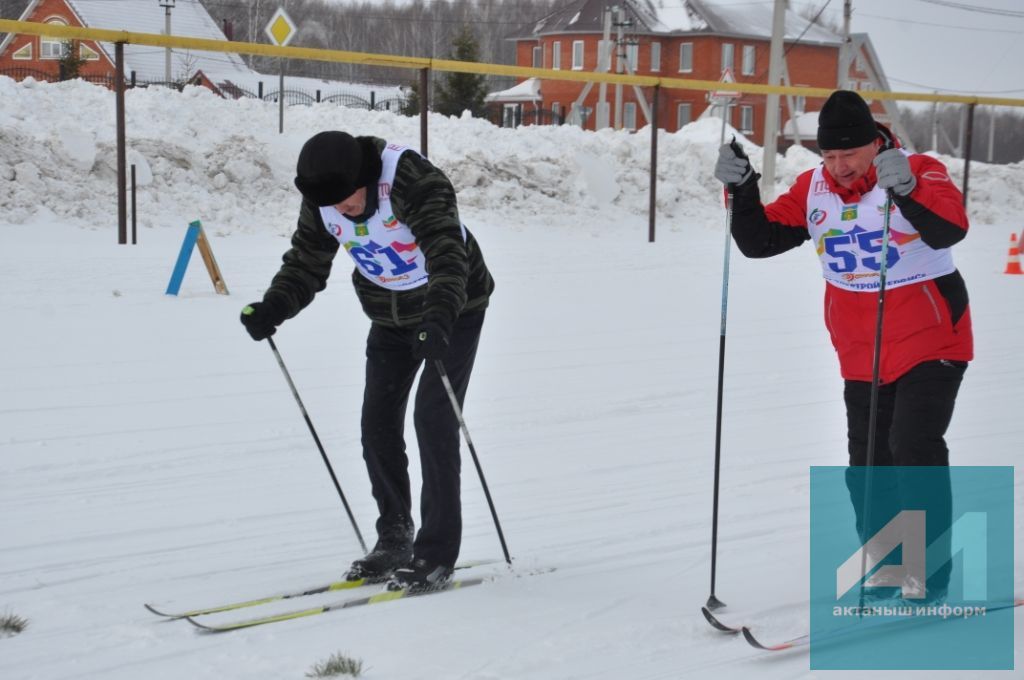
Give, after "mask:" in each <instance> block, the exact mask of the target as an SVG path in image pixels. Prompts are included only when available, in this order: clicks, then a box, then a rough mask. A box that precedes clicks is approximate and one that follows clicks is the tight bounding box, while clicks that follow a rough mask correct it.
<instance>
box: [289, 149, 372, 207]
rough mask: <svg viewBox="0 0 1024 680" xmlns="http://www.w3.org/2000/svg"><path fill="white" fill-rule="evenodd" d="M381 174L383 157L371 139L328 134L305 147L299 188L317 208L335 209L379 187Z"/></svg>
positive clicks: (297, 170)
mask: <svg viewBox="0 0 1024 680" xmlns="http://www.w3.org/2000/svg"><path fill="white" fill-rule="evenodd" d="M380 172H381V160H380V154H379V153H378V152H377V148H376V146H374V144H373V141H372V140H371V139H370V138H369V137H358V138H357V137H353V136H352V135H350V134H348V133H347V132H338V131H335V130H328V131H325V132H320V133H317V134H315V135H313V136H312V137H310V138H309V139H308V140H307V141H306V143H305V144H303V145H302V151H300V152H299V161H298V163H297V164H296V168H295V173H296V176H295V186H296V187H297V188H298V189H299V191H301V192H302V195H303V196H304V197H305V198H307V199H309V200H310V201H312V202H313V203H315V204H316V205H319V206H327V205H335V204H337V203H341V202H342V201H344V200H345V199H346V198H348V197H349V196H351V195H352V194H354V193H355V192H356V190H358V189H359V188H360V187H365V186H369V185H371V184H373V183H375V182H376V181H377V180H378V179H379V178H380Z"/></svg>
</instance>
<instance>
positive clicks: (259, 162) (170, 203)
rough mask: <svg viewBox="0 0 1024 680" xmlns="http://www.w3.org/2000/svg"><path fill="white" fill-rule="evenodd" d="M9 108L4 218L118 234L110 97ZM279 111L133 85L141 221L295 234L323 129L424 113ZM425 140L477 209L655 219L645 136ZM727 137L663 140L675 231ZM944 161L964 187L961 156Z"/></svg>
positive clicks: (44, 89) (408, 124)
mask: <svg viewBox="0 0 1024 680" xmlns="http://www.w3.org/2000/svg"><path fill="white" fill-rule="evenodd" d="M0 100H2V101H3V102H4V107H3V110H2V111H0V209H2V210H3V212H4V214H5V216H6V218H7V219H8V220H9V221H11V222H14V223H21V222H24V221H26V220H27V219H28V218H29V217H30V216H32V215H33V214H34V213H36V212H37V211H38V210H39V208H42V207H45V208H47V209H49V210H51V211H52V212H53V213H55V214H56V215H58V216H60V217H76V218H79V219H81V220H83V221H84V222H86V223H87V224H91V225H97V226H99V225H103V226H106V225H109V224H110V222H111V220H112V216H113V214H114V213H115V210H116V191H115V187H116V177H117V171H116V168H117V165H116V138H115V130H114V125H115V111H114V108H115V100H114V94H113V93H112V92H110V91H108V90H106V89H104V88H100V87H95V86H92V85H88V84H86V83H82V82H66V83H55V84H49V83H39V82H36V81H34V80H31V79H28V80H25V81H23V82H21V83H17V82H15V81H13V80H11V79H9V78H0ZM69 102H75V105H74V106H69V104H68V103H69ZM277 117H278V109H277V105H276V104H274V103H267V102H262V101H257V100H238V101H229V100H224V99H221V98H219V97H216V96H214V95H213V94H212V93H210V92H209V91H207V90H205V89H203V88H188V89H186V90H185V92H184V93H178V92H175V91H171V90H165V89H160V88H154V89H140V90H132V91H129V92H128V93H127V96H126V121H127V136H128V162H129V164H135V165H136V186H137V189H138V195H137V201H138V209H139V218H138V219H139V224H140V226H142V227H152V226H158V225H165V224H176V223H177V221H178V220H179V219H180V216H181V215H194V216H195V217H197V218H201V219H203V220H204V221H205V222H206V223H207V224H208V225H209V226H210V228H211V229H215V230H217V231H218V232H220V233H231V232H234V231H263V230H266V229H267V228H271V229H274V230H276V231H280V232H282V233H285V232H288V231H289V230H290V229H291V227H292V225H293V223H294V219H295V214H296V210H297V207H298V202H299V196H298V193H297V192H296V191H295V189H294V187H293V186H292V178H293V175H294V161H295V158H296V157H297V155H298V151H299V148H300V147H301V145H302V143H303V142H304V141H305V140H306V139H307V138H308V137H309V136H310V135H311V134H313V133H315V132H317V131H319V130H324V129H344V130H347V131H350V132H353V133H355V134H371V135H377V136H380V137H385V138H387V139H389V140H391V141H396V142H399V143H404V144H407V145H409V146H412V147H414V148H418V146H419V134H420V133H419V118H418V117H411V118H410V117H404V116H397V115H394V114H391V113H387V112H378V111H362V110H355V109H347V108H339V107H336V106H333V105H319V106H310V107H290V108H289V109H288V110H287V111H286V114H285V133H284V134H278V131H277V130H278V119H277ZM40 120H46V121H48V122H47V124H46V125H45V126H43V125H40V124H39V121H40ZM730 133H731V130H730ZM429 134H430V138H429V151H430V156H431V159H432V160H433V161H434V162H435V163H436V164H437V165H438V166H440V167H441V168H443V169H444V170H445V171H446V172H448V174H449V176H450V177H451V179H452V182H453V183H454V184H455V187H456V189H457V190H458V191H459V196H460V202H461V204H462V205H463V207H465V208H470V209H473V208H475V209H478V210H492V209H502V210H512V211H519V212H522V213H523V218H524V219H531V218H538V217H542V218H544V219H548V220H552V221H554V222H556V223H558V222H561V221H564V220H565V218H564V217H561V216H562V215H565V214H567V213H580V212H582V213H583V214H589V215H596V214H598V213H600V212H604V211H607V210H609V209H616V210H621V211H624V212H626V213H628V214H630V215H645V214H646V212H647V210H648V181H649V167H650V130H649V129H644V130H640V131H639V132H638V133H636V134H631V133H627V132H614V131H612V130H601V131H599V132H588V131H584V130H581V129H579V128H577V127H573V126H568V125H566V126H561V127H553V126H532V127H521V128H518V129H508V128H497V127H494V126H493V125H491V124H490V123H487V122H485V121H483V120H480V119H472V118H446V117H443V116H439V115H432V117H431V119H430V130H429ZM720 136H721V125H720V122H719V121H718V120H716V119H708V120H703V121H697V122H695V123H693V124H691V125H688V126H687V127H686V128H684V129H683V130H681V131H679V132H677V133H673V134H668V133H659V152H658V153H659V155H658V186H657V209H658V213H659V215H658V217H659V220H660V221H662V222H663V223H667V224H668V225H669V228H672V225H679V224H683V223H694V222H699V223H707V222H711V223H717V222H718V219H717V218H718V217H719V216H720V211H721V198H720V196H721V194H720V190H721V189H720V185H719V184H718V183H717V181H716V180H715V179H714V177H713V176H712V167H713V165H714V161H715V158H716V155H717V148H718V145H719V139H720ZM738 137H740V138H741V139H742V136H738ZM744 144H745V147H746V148H747V150H748V152H749V153H750V156H751V159H752V160H753V162H754V165H755V167H758V168H761V167H763V150H762V149H761V148H759V147H757V146H755V145H752V144H750V143H749V142H746V141H745V140H744ZM819 160H820V159H819V158H818V156H816V155H815V154H813V153H810V152H808V151H806V150H805V149H802V148H793V149H791V150H790V151H789V152H788V153H787V154H786V155H785V157H780V161H779V163H778V164H777V166H778V168H779V184H778V190H780V191H781V190H784V189H785V187H786V186H788V185H789V184H790V183H791V182H792V181H793V179H794V178H795V177H796V175H797V174H798V173H800V172H802V171H804V170H806V169H808V168H810V167H813V166H814V165H816V164H817V163H818V162H819ZM942 160H943V161H945V162H946V163H947V164H949V165H950V170H951V173H952V174H953V177H954V181H957V182H959V181H961V179H960V178H961V177H962V174H963V163H962V161H959V160H956V159H949V158H942ZM1022 177H1024V166H1022V165H1021V164H1017V165H1013V166H989V165H985V164H981V163H975V164H973V165H972V173H971V189H972V191H973V192H974V196H973V197H972V201H971V208H972V211H973V217H974V219H975V220H976V221H981V222H988V221H993V220H998V219H999V218H1000V217H1001V216H1002V215H1005V214H1006V213H1005V211H1007V210H1008V211H1012V212H1020V211H1022V210H1024V195H1021V193H1020V192H1018V191H1013V190H1011V187H1013V186H1019V185H1020V184H1021V182H1022ZM997 206H998V207H997ZM179 226H180V225H179ZM676 228H679V227H678V226H677V227H676Z"/></svg>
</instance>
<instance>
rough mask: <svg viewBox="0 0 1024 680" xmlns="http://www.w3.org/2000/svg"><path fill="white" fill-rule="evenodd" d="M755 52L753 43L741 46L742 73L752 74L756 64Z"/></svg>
mask: <svg viewBox="0 0 1024 680" xmlns="http://www.w3.org/2000/svg"><path fill="white" fill-rule="evenodd" d="M755 56H756V53H755V51H754V46H753V45H744V46H743V71H742V73H743V75H745V76H752V75H754V69H755V68H756V66H757V64H756V62H755Z"/></svg>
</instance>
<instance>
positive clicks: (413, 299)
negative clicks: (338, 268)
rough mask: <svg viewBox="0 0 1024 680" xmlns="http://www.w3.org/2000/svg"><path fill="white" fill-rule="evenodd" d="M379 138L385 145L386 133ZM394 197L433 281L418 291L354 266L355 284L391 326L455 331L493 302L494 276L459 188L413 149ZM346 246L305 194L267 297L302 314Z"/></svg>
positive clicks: (374, 314)
mask: <svg viewBox="0 0 1024 680" xmlns="http://www.w3.org/2000/svg"><path fill="white" fill-rule="evenodd" d="M373 141H374V143H375V144H376V145H377V148H378V149H379V150H381V151H382V150H383V149H384V146H385V144H386V142H385V140H383V139H379V138H373ZM390 198H391V207H392V209H393V211H394V215H395V217H396V218H398V220H400V221H401V222H404V223H405V224H407V225H409V228H410V229H411V230H412V233H413V236H414V237H415V238H416V243H417V245H419V247H420V250H421V251H422V252H423V255H424V257H425V258H426V269H427V273H428V280H427V284H426V285H423V286H420V287H418V288H413V289H412V290H406V291H391V290H388V289H386V288H382V287H380V286H377V285H375V284H373V283H372V282H370V281H369V280H367V279H366V278H364V277H363V276H361V275H360V274H359V272H357V271H355V270H354V269H353V272H352V283H353V285H354V286H355V289H356V295H357V296H358V297H359V301H360V303H361V304H362V306H363V311H364V312H366V315H367V316H369V317H370V319H371V320H373V322H374V323H378V324H381V325H384V326H391V327H407V326H414V325H416V324H418V323H420V322H421V321H432V322H434V323H438V324H440V325H441V327H442V328H444V329H445V330H446V332H447V331H449V330H450V329H451V327H452V324H454V322H455V319H456V318H457V317H458V316H459V315H460V314H463V313H466V312H472V311H482V310H483V309H485V308H486V307H487V303H488V299H489V297H490V294H491V292H492V291H493V290H494V280H493V279H492V278H491V274H490V272H489V271H488V269H487V265H486V264H484V259H483V255H482V254H481V252H480V247H479V245H478V244H477V242H476V239H475V238H474V237H473V235H472V234H471V233H469V231H468V230H467V231H466V239H465V240H463V237H462V226H461V222H460V220H459V210H458V205H457V202H456V199H455V189H454V188H452V185H451V182H450V181H449V180H448V178H447V177H446V176H445V174H444V173H443V172H441V171H440V170H438V169H437V168H436V167H434V166H433V165H432V164H431V163H430V161H428V160H427V159H425V158H423V157H422V156H420V155H419V154H416V153H411V152H406V153H404V154H402V156H401V158H400V159H399V161H398V167H397V170H396V174H395V181H394V184H393V186H392V187H391V195H390ZM339 249H340V247H339V244H338V240H337V239H336V238H334V236H332V235H331V234H330V233H329V232H328V231H327V229H326V228H325V227H324V223H323V219H322V218H321V216H320V210H319V208H318V207H317V206H316V205H315V204H313V203H311V202H310V201H308V200H303V201H302V208H301V210H300V211H299V223H298V228H297V229H296V230H295V233H294V234H293V235H292V241H291V248H290V249H289V250H288V251H287V252H286V253H285V254H284V256H283V258H282V260H283V264H282V265H281V269H280V270H279V271H278V273H277V274H276V275H275V276H274V279H273V281H272V282H271V284H270V288H268V289H267V291H266V293H265V295H264V300H268V301H269V300H272V302H273V304H275V305H277V306H279V308H280V309H283V310H284V312H285V314H286V316H285V318H289V319H290V318H291V317H293V316H295V315H296V314H298V313H299V312H300V311H301V310H302V309H304V308H305V307H306V305H308V304H309V303H310V302H312V301H313V297H314V296H315V295H316V294H317V293H318V292H320V291H321V290H323V289H324V288H325V287H326V286H327V279H328V277H329V276H330V274H331V265H332V263H333V262H334V257H335V255H337V253H338V250H339ZM346 259H347V258H346Z"/></svg>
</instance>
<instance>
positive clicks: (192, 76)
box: [0, 0, 253, 87]
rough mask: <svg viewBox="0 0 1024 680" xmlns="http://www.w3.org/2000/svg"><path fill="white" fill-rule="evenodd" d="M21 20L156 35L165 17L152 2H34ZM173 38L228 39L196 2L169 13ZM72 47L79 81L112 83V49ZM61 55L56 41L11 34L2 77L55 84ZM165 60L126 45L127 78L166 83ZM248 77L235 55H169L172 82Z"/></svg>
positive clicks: (154, 51)
mask: <svg viewBox="0 0 1024 680" xmlns="http://www.w3.org/2000/svg"><path fill="white" fill-rule="evenodd" d="M19 20H20V21H33V22H37V23H50V24H58V25H62V26H81V27H87V28H105V29H111V30H126V31H132V32H137V33H158V34H159V33H163V32H164V22H165V12H164V8H163V7H161V6H160V5H159V4H157V2H156V0H122V1H120V2H111V1H110V0H32V1H31V2H30V3H29V4H28V6H27V7H26V8H25V11H24V12H22V14H21V16H20V17H19ZM171 32H172V33H173V34H175V35H182V36H189V37H192V38H207V39H211V40H225V39H226V38H225V37H224V34H223V33H222V32H221V30H220V28H219V27H218V26H217V23H216V22H215V21H214V20H213V17H211V16H210V14H209V13H208V12H207V11H206V9H205V8H204V7H203V6H202V5H201V4H200V3H198V2H180V3H176V4H175V6H174V7H173V9H172V10H171ZM75 43H76V44H75V47H76V49H77V50H78V54H79V58H80V59H83V60H84V63H83V64H82V66H81V69H80V71H79V73H80V75H81V76H82V77H83V78H86V79H88V80H93V81H98V82H107V83H110V82H112V81H113V77H114V73H115V70H116V69H115V66H114V45H113V44H112V43H101V42H96V41H93V40H81V41H75ZM65 49H66V47H65V43H64V41H62V40H60V39H55V38H49V37H46V36H34V35H19V34H16V33H9V34H7V36H6V37H5V38H4V40H3V41H2V42H0V75H8V76H10V77H13V78H15V79H16V80H21V79H22V78H25V77H28V76H32V77H34V78H36V79H37V80H58V79H59V78H60V72H59V67H60V59H61V57H62V56H63V55H64V52H65ZM165 54H166V52H165V50H164V49H162V48H159V47H149V46H146V45H126V46H125V49H124V59H125V76H126V78H130V77H131V74H132V73H133V72H134V74H135V77H136V78H137V79H139V80H141V81H147V82H162V81H164V80H165ZM252 74H253V71H252V70H251V69H249V67H248V66H246V64H245V62H243V61H242V59H241V57H239V56H238V55H237V54H231V53H220V52H218V53H213V52H191V51H188V50H179V49H174V50H172V51H171V80H172V81H174V82H185V81H188V82H191V83H195V84H203V85H207V86H208V87H209V86H212V81H213V80H218V81H222V80H225V79H228V78H231V77H235V78H241V77H245V76H249V75H252Z"/></svg>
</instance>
